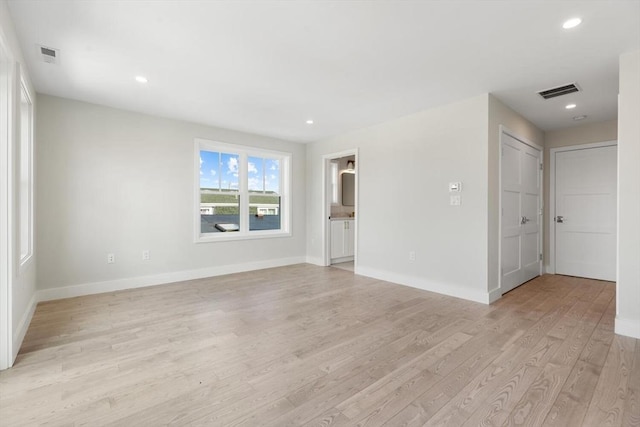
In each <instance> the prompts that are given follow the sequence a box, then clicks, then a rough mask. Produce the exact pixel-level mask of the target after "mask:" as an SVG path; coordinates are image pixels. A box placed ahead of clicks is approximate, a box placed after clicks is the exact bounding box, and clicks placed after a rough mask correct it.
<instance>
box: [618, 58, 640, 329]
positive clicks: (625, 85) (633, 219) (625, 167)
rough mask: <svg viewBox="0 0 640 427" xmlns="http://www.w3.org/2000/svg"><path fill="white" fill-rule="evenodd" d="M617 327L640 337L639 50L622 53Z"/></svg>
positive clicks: (619, 123) (619, 113)
mask: <svg viewBox="0 0 640 427" xmlns="http://www.w3.org/2000/svg"><path fill="white" fill-rule="evenodd" d="M618 102H619V104H618V269H617V270H618V271H617V273H618V288H617V295H616V296H617V304H616V305H617V316H616V324H615V330H616V333H618V334H621V335H628V336H632V337H635V338H640V120H639V119H638V118H639V117H640V51H636V52H630V53H626V54H623V55H621V56H620V97H619V101H618Z"/></svg>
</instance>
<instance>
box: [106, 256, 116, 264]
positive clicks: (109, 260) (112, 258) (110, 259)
mask: <svg viewBox="0 0 640 427" xmlns="http://www.w3.org/2000/svg"><path fill="white" fill-rule="evenodd" d="M115 262H116V254H107V264H114V263H115Z"/></svg>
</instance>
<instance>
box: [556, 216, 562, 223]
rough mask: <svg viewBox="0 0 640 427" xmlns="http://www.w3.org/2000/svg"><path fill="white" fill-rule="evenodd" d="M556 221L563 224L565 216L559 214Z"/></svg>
mask: <svg viewBox="0 0 640 427" xmlns="http://www.w3.org/2000/svg"><path fill="white" fill-rule="evenodd" d="M556 222H557V223H558V224H562V223H563V222H564V217H563V216H562V215H558V216H557V217H556Z"/></svg>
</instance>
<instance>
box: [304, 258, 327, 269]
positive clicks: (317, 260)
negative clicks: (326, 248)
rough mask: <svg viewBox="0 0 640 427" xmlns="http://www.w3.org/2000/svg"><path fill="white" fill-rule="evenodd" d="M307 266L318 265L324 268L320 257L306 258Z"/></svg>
mask: <svg viewBox="0 0 640 427" xmlns="http://www.w3.org/2000/svg"><path fill="white" fill-rule="evenodd" d="M306 260H307V264H313V265H319V266H320V267H326V266H325V265H324V260H323V259H322V258H320V257H315V256H307V257H306Z"/></svg>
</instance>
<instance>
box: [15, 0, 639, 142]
mask: <svg viewBox="0 0 640 427" xmlns="http://www.w3.org/2000/svg"><path fill="white" fill-rule="evenodd" d="M9 7H10V11H11V14H12V18H13V21H14V23H15V26H16V30H17V33H18V37H19V39H20V42H21V44H22V49H23V51H24V54H25V56H26V60H27V63H28V68H29V72H30V75H31V77H32V80H33V83H34V85H35V88H36V90H37V91H38V92H41V93H45V94H50V95H56V96H62V97H66V98H72V99H77V100H82V101H88V102H93V103H97V104H104V105H108V106H113V107H117V108H123V109H127V110H133V111H139V112H144V113H149V114H154V115H159V116H164V117H171V118H177V119H182V120H187V121H192V122H198V123H205V124H209V125H214V126H221V127H225V128H230V129H237V130H242V131H247V132H253V133H257V134H262V135H268V136H274V137H279V138H283V139H288V140H293V141H300V142H307V141H314V140H319V139H322V138H326V137H329V136H333V135H337V134H341V133H344V132H347V131H350V130H354V129H357V128H362V127H365V126H369V125H372V124H375V123H378V122H382V121H385V120H389V119H392V118H394V117H399V116H403V115H406V114H410V113H413V112H417V111H421V110H424V109H428V108H431V107H434V106H438V105H442V104H446V103H449V102H454V101H457V100H461V99H465V98H469V97H472V96H476V95H480V94H482V93H487V92H490V93H493V94H495V95H496V96H497V97H498V98H499V99H501V100H502V101H504V102H505V103H507V104H508V105H510V106H511V107H512V108H514V109H515V110H516V111H518V112H520V113H521V114H523V115H524V116H525V117H527V118H529V119H530V120H531V121H532V122H534V123H535V124H536V125H538V126H539V127H540V128H542V129H544V130H550V129H558V128H564V127H570V126H574V125H576V124H579V123H584V122H587V121H594V122H595V121H601V120H608V119H613V118H615V117H616V116H617V92H618V57H619V55H620V53H623V52H627V51H631V50H637V49H640V0H627V1H614V0H607V1H595V0H586V1H560V0H555V1H553V0H546V1H544V0H539V1H525V0H505V1H490V0H475V1H471V0H468V1H461V0H448V1H337V0H336V1H295V2H294V1H266V0H265V1H100V2H98V1H55V0H48V1H44V0H43V1H24V0H21V1H18V0H13V1H9ZM574 16H579V17H581V18H582V19H583V24H582V25H581V26H579V27H577V28H575V29H573V30H564V29H563V28H562V23H563V22H564V20H566V19H568V18H570V17H574ZM36 45H45V46H48V47H53V48H56V49H60V62H59V64H58V65H50V64H46V63H44V62H42V60H41V59H40V57H39V51H38V49H37V48H36ZM136 75H144V76H146V77H147V78H148V80H149V82H148V83H147V84H146V85H141V84H140V83H137V82H136V81H135V80H134V77H135V76H136ZM570 82H577V83H578V84H579V85H580V87H581V88H582V89H583V91H582V92H580V93H578V94H573V95H568V96H565V97H561V98H557V99H555V100H550V101H544V100H542V99H541V98H540V97H539V96H538V95H537V94H536V91H538V90H542V89H547V88H549V87H554V86H557V85H562V84H565V83H570ZM570 101H572V102H575V103H576V104H578V107H577V108H576V109H574V110H571V111H569V110H565V109H564V105H566V104H567V103H569V102H570ZM581 114H586V115H588V118H587V119H586V120H584V121H582V122H575V121H574V120H573V119H572V117H573V116H576V115H581ZM307 119H313V120H314V121H315V123H314V124H313V125H307V124H306V123H305V121H306V120H307ZM463 119H464V118H461V120H463Z"/></svg>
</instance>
